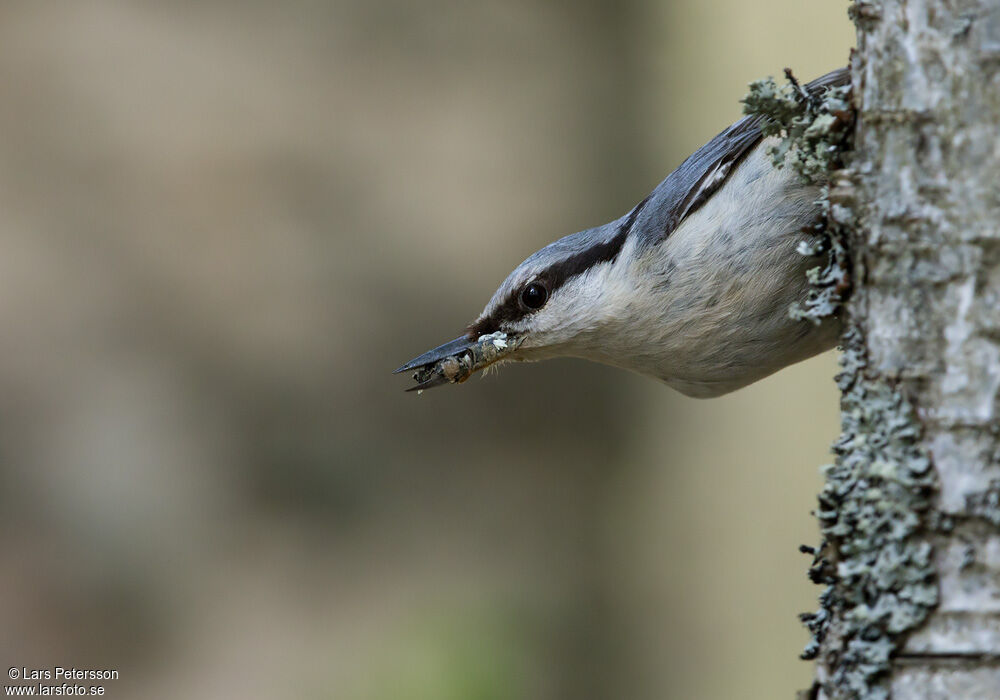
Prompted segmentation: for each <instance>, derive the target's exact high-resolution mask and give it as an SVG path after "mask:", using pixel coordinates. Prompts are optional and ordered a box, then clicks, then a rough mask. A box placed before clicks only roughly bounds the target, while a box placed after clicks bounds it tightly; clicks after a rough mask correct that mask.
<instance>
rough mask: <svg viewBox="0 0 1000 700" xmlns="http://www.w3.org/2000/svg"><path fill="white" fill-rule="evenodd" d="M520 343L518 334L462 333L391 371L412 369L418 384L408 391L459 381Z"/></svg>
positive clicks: (499, 357) (511, 350)
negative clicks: (474, 334)
mask: <svg viewBox="0 0 1000 700" xmlns="http://www.w3.org/2000/svg"><path fill="white" fill-rule="evenodd" d="M520 344H521V339H520V338H515V337H513V336H510V335H507V334H506V333H500V332H498V333H490V334H488V335H481V336H479V338H477V339H475V340H470V339H469V338H468V337H466V336H464V335H463V336H461V337H459V338H455V339H454V340H453V341H451V342H450V343H445V344H444V345H440V346H438V347H436V348H434V349H433V350H428V351H427V352H425V353H424V354H423V355H421V356H420V357H416V358H414V359H412V360H410V361H409V362H407V363H406V364H405V365H403V366H402V367H400V368H399V369H397V370H395V372H393V373H394V374H398V373H399V372H408V371H410V370H414V372H413V379H414V380H415V381H416V382H417V385H416V386H413V387H410V388H409V389H407V391H423V390H424V389H430V388H432V387H435V386H441V385H442V384H458V383H461V382H464V381H465V380H466V379H468V378H469V377H470V376H472V373H473V372H478V371H479V370H481V369H483V368H485V367H489V366H490V365H492V364H493V363H494V362H499V361H500V360H502V359H503V358H505V357H507V356H508V355H510V354H511V353H513V352H514V351H515V350H516V349H517V346H518V345H520Z"/></svg>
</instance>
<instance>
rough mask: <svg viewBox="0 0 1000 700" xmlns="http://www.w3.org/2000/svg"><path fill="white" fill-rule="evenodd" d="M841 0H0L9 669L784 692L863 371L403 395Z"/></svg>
mask: <svg viewBox="0 0 1000 700" xmlns="http://www.w3.org/2000/svg"><path fill="white" fill-rule="evenodd" d="M852 44H853V31H852V28H851V25H850V23H849V21H848V19H847V16H846V3H844V4H840V3H836V2H820V1H819V0H762V1H761V2H755V3H746V2H740V1H739V0H731V1H724V0H710V1H705V0H675V1H673V2H667V1H660V2H655V1H653V0H616V1H614V2H612V1H611V0H607V1H605V2H598V1H596V0H594V1H590V2H577V3H562V2H555V1H552V0H541V1H529V0H508V1H507V2H503V3H463V2H454V1H449V0H424V2H420V3H413V2H407V1H405V0H331V1H321V0H286V2H281V3H274V2H263V1H257V2H235V1H233V0H228V1H227V0H213V1H210V2H190V1H174V2H165V1H164V2H152V1H148V2H140V1H133V2H125V1H124V0H75V1H72V2H69V1H67V2H47V3H39V2H30V1H24V2H18V1H15V0H7V1H6V2H4V3H3V4H2V5H0V90H2V99H0V129H2V132H0V133H2V137H0V236H2V241H3V246H2V249H3V254H2V255H0V328H2V329H3V330H2V332H0V542H2V547H3V550H2V551H3V553H4V557H3V559H4V560H3V566H2V567H0V661H2V662H4V663H5V664H6V665H7V666H26V667H29V668H30V667H33V666H34V667H39V668H51V667H54V666H56V665H62V666H76V667H82V668H87V667H95V668H116V669H119V671H120V674H121V678H120V679H119V680H117V681H109V682H106V683H105V685H106V686H107V688H108V696H109V697H112V698H157V699H158V698H164V699H166V698H177V697H199V698H229V697H232V698H336V699H338V700H341V699H342V700H362V699H364V700H424V699H427V700H431V699H433V700H452V699H454V700H467V699H472V700H493V699H496V700H506V699H522V698H523V699H525V700H536V699H537V700H549V699H567V700H568V699H571V698H572V699H574V700H579V699H588V698H593V699H595V700H597V699H606V698H629V699H634V700H644V699H653V698H737V697H738V698H779V697H787V698H790V697H792V693H793V691H794V690H795V689H797V688H802V687H805V686H806V685H807V684H808V682H809V679H810V676H811V667H810V665H809V664H808V663H805V662H801V661H798V660H797V655H798V653H799V651H800V650H801V648H802V646H803V645H804V643H805V642H806V640H807V634H806V632H805V630H803V629H802V628H801V627H800V625H799V623H798V621H797V619H796V614H797V613H798V612H801V611H805V610H811V609H813V608H814V606H815V598H816V595H817V593H818V592H819V590H818V589H817V588H815V587H813V586H812V585H810V584H809V583H808V581H807V580H806V576H805V570H806V568H807V566H808V563H809V561H808V558H807V557H805V556H804V555H802V554H800V553H799V552H798V551H797V546H798V545H799V544H800V543H814V542H815V540H816V539H817V535H816V526H815V523H814V521H813V519H812V518H811V516H810V514H809V511H810V510H811V508H812V507H813V504H814V501H815V498H814V494H815V493H816V492H817V491H818V488H819V484H820V477H819V475H818V471H817V467H818V466H819V465H820V464H823V463H824V462H826V461H828V457H827V454H828V445H829V443H830V441H831V440H832V438H833V437H834V436H835V434H836V425H837V414H836V408H837V393H836V390H835V387H834V384H833V382H832V380H831V377H832V375H833V373H834V372H835V359H836V358H835V356H834V355H833V354H832V353H830V354H828V355H825V356H822V357H819V358H816V359H814V360H812V361H810V362H807V363H804V364H802V365H799V366H796V367H794V368H791V369H788V370H786V371H784V372H782V373H780V374H779V375H777V376H775V377H773V378H770V379H768V380H766V381H764V382H761V383H759V384H757V385H755V386H753V387H751V388H749V389H745V390H743V391H740V392H738V393H736V394H734V395H731V396H728V397H725V398H721V399H715V400H711V401H696V400H693V399H687V398H684V397H682V396H680V395H678V394H676V393H673V392H672V391H671V390H669V389H668V388H666V387H664V386H661V385H659V384H657V383H655V382H653V381H651V380H647V379H643V378H640V377H636V376H632V375H630V374H627V373H624V372H621V371H617V370H613V369H609V368H605V367H602V366H598V365H590V364H586V363H583V362H577V361H569V360H565V361H553V362H548V363H543V364H539V365H516V366H512V367H509V368H505V369H503V370H502V371H500V372H499V373H498V374H491V375H490V376H489V377H486V378H483V379H480V378H478V377H477V378H476V379H474V380H473V381H470V382H468V383H467V384H465V385H464V386H462V387H449V388H444V389H439V390H435V391H433V392H430V393H427V394H424V395H422V396H415V395H412V394H409V395H408V394H404V393H403V391H402V390H403V388H404V387H406V386H408V381H407V379H406V378H403V377H394V376H392V375H391V374H390V371H391V370H392V369H393V368H395V367H396V366H398V365H399V364H401V363H402V362H404V361H405V360H408V359H410V358H411V357H413V356H415V355H416V354H418V353H420V352H423V351H424V350H426V349H428V348H430V347H432V346H434V345H436V344H438V343H440V342H443V341H446V340H450V339H451V338H453V337H455V336H456V335H457V334H458V333H459V331H461V330H462V328H463V327H464V324H465V323H466V322H468V321H469V320H471V319H472V318H473V317H474V316H475V315H476V314H477V313H478V311H479V310H480V308H481V307H482V306H483V304H485V302H486V300H487V299H488V297H489V296H490V295H491V294H492V292H493V290H494V288H495V286H496V284H497V283H498V282H499V281H500V280H502V279H503V278H504V277H505V276H506V274H507V272H508V271H509V270H510V269H512V268H513V267H514V266H515V265H516V264H517V263H518V262H520V260H521V259H523V258H524V257H525V256H526V255H528V254H529V253H531V252H533V251H534V250H536V249H537V248H539V247H540V246H542V245H543V244H545V243H548V242H550V241H552V240H554V239H555V238H557V237H559V236H562V235H564V234H567V233H571V232H573V231H576V230H579V229H582V228H586V227H589V226H593V225H596V224H600V223H603V222H605V221H608V220H611V219H614V218H616V217H618V216H620V215H621V214H623V213H625V212H626V211H628V210H629V209H630V208H631V207H632V205H634V204H635V202H637V201H638V200H640V199H641V198H642V197H643V196H645V195H646V193H647V192H649V191H650V190H651V189H652V188H653V187H654V186H655V185H656V184H657V183H658V182H659V181H660V180H661V179H662V178H663V177H664V176H665V175H666V174H667V173H668V172H669V171H670V170H671V169H672V168H674V167H675V166H676V165H677V164H678V163H679V162H680V160H681V159H682V158H683V157H684V156H686V155H687V154H688V153H690V152H691V151H692V150H694V149H695V148H697V147H698V146H700V145H701V144H702V143H704V142H705V141H706V140H708V139H709V138H710V137H711V136H713V135H714V134H715V133H716V132H717V131H719V130H720V129H722V128H724V127H725V126H727V125H728V124H729V123H730V122H732V121H734V120H735V119H737V118H738V117H739V116H740V105H739V103H738V100H739V99H740V98H741V97H742V96H743V95H744V94H745V92H746V85H747V83H748V82H749V81H751V80H754V79H756V78H760V77H763V76H766V75H769V74H770V75H780V74H781V69H782V68H783V67H784V66H786V65H788V66H791V67H793V68H794V69H795V71H796V73H797V74H798V75H799V77H801V78H803V79H811V78H813V77H816V76H818V75H820V74H822V73H824V72H826V71H828V70H830V69H832V68H834V67H836V66H840V65H843V64H845V63H846V61H847V58H848V50H849V47H850V46H851V45H852Z"/></svg>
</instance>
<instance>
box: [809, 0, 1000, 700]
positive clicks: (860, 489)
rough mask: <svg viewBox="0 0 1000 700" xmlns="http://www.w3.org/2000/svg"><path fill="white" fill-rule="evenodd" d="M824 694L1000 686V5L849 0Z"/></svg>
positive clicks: (822, 557)
mask: <svg viewBox="0 0 1000 700" xmlns="http://www.w3.org/2000/svg"><path fill="white" fill-rule="evenodd" d="M851 10H852V13H853V15H854V18H855V21H856V24H857V27H858V48H857V51H856V53H855V54H854V56H853V60H852V83H853V101H854V106H855V108H856V110H857V122H856V127H855V132H854V152H853V154H852V155H851V156H850V157H849V159H848V161H847V162H848V167H847V168H846V169H845V170H843V171H840V172H839V173H837V174H835V175H834V177H833V184H832V186H831V191H830V202H831V204H832V207H831V211H832V218H833V219H834V221H836V222H838V223H839V225H840V226H841V227H842V231H845V232H846V234H844V235H846V243H847V244H848V246H847V247H848V249H849V250H850V254H851V259H852V263H851V266H850V270H851V279H852V283H853V287H854V291H853V294H852V296H851V298H850V301H849V302H848V303H847V309H846V311H847V313H846V318H845V320H846V328H847V330H846V334H845V337H844V359H843V367H844V371H843V373H842V374H841V375H840V377H839V382H840V386H841V389H842V392H843V395H842V431H843V432H842V435H841V438H840V440H839V441H838V442H837V444H836V445H835V453H836V455H837V460H836V464H835V465H832V466H831V467H830V468H828V470H827V483H826V486H825V488H824V492H823V494H821V496H820V508H819V511H818V516H819V518H820V522H821V526H822V530H823V533H824V547H823V549H822V550H821V551H820V552H819V554H818V555H817V560H816V565H815V566H814V568H813V571H812V575H813V578H814V579H815V580H817V581H819V582H822V583H824V584H826V585H827V586H828V588H827V591H826V592H825V593H824V595H823V596H822V597H821V603H822V607H821V609H820V611H819V612H818V613H817V614H816V615H813V616H806V617H807V618H808V620H807V621H808V622H809V626H810V627H811V628H812V629H813V631H814V633H816V643H815V644H814V645H813V648H812V650H811V653H810V655H815V656H817V673H816V678H817V684H816V686H815V687H814V689H813V691H812V694H813V695H814V696H816V697H820V698H885V697H892V698H893V699H894V700H915V699H917V698H920V699H930V698H934V699H938V698H940V699H941V700H944V699H946V698H947V699H948V700H957V699H961V698H976V699H988V698H992V699H1000V2H998V1H997V0H980V1H978V2H977V1H975V0H957V1H956V2H948V3H942V2H936V1H934V0H884V1H882V2H870V3H868V2H866V3H860V2H859V3H857V4H855V5H854V6H853V7H852V8H851Z"/></svg>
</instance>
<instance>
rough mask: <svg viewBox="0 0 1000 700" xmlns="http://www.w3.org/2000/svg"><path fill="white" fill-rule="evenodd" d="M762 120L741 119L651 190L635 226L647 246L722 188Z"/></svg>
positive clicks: (821, 84) (829, 79)
mask: <svg viewBox="0 0 1000 700" xmlns="http://www.w3.org/2000/svg"><path fill="white" fill-rule="evenodd" d="M850 80H851V75H850V72H849V71H848V69H847V68H838V69H837V70H835V71H832V72H830V73H827V74H826V75H824V76H822V77H820V78H817V79H816V80H813V81H812V82H811V83H809V84H807V85H806V86H805V89H806V91H807V92H808V93H809V94H810V95H817V94H819V93H821V92H822V91H823V90H825V89H827V88H831V87H839V86H841V85H847V84H849V83H850ZM763 120H764V117H762V116H759V115H754V116H748V117H743V118H742V119H740V120H739V121H738V122H736V123H735V124H733V125H732V126H730V127H729V128H728V129H726V130H724V131H723V132H721V133H720V134H718V135H717V136H716V137H715V138H713V139H712V140H711V141H709V142H708V143H706V144H705V145H704V146H702V147H701V148H699V149H698V150H697V151H695V152H694V153H693V154H691V156H689V157H688V158H687V160H685V161H684V162H683V163H681V164H680V166H678V168H677V169H676V170H674V171H673V172H672V173H670V174H669V175H667V177H666V179H665V180H663V182H661V183H660V184H659V185H658V186H657V187H656V189H655V190H653V192H652V194H651V195H650V201H649V202H648V204H647V206H646V207H645V210H644V212H643V217H642V219H643V220H642V221H636V222H635V225H636V226H637V227H640V228H641V230H642V232H643V238H644V239H645V241H646V242H647V243H648V244H653V245H655V244H656V243H658V242H660V241H662V240H663V239H664V238H666V237H667V236H669V235H670V234H671V233H672V232H673V231H674V229H676V228H677V227H678V226H679V225H680V223H681V222H682V221H683V220H684V219H685V218H686V217H687V216H688V215H689V214H691V212H693V211H695V210H696V209H697V208H698V207H700V206H701V205H702V204H704V203H705V202H706V201H707V200H708V199H709V197H711V196H712V194H714V193H715V192H716V191H717V190H718V189H719V188H720V187H722V185H723V184H724V183H725V182H726V180H727V179H728V177H729V176H730V175H731V174H732V172H733V171H734V170H735V169H736V166H737V165H739V163H740V161H741V160H742V158H743V156H745V155H746V154H747V153H748V152H749V151H750V150H751V149H752V148H753V147H754V146H755V145H757V143H759V142H760V140H761V136H762V135H761V130H760V125H761V123H762V122H763Z"/></svg>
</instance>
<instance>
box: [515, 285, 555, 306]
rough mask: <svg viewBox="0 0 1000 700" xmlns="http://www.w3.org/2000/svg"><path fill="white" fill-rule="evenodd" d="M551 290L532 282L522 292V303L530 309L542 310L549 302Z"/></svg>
mask: <svg viewBox="0 0 1000 700" xmlns="http://www.w3.org/2000/svg"><path fill="white" fill-rule="evenodd" d="M548 298H549V290H547V289H546V288H545V286H544V285H543V284H540V283H539V282H532V283H531V284H529V285H528V286H527V287H525V288H524V289H522V290H521V303H522V304H524V305H525V306H527V307H528V308H529V309H540V308H542V306H543V305H544V304H545V302H546V301H548Z"/></svg>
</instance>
